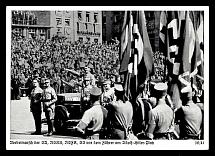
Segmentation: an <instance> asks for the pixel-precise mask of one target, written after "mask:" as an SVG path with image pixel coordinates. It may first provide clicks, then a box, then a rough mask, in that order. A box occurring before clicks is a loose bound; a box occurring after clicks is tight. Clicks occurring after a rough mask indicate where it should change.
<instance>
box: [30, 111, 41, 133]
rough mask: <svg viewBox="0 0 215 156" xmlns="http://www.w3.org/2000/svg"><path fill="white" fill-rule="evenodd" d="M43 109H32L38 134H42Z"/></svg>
mask: <svg viewBox="0 0 215 156" xmlns="http://www.w3.org/2000/svg"><path fill="white" fill-rule="evenodd" d="M41 113H42V111H41V108H32V114H33V117H34V122H35V128H36V132H38V133H41Z"/></svg>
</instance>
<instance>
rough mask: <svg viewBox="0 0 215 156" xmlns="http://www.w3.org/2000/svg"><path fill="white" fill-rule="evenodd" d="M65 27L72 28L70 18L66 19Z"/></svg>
mask: <svg viewBox="0 0 215 156" xmlns="http://www.w3.org/2000/svg"><path fill="white" fill-rule="evenodd" d="M65 26H70V19H69V18H66V19H65Z"/></svg>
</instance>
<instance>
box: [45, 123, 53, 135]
mask: <svg viewBox="0 0 215 156" xmlns="http://www.w3.org/2000/svg"><path fill="white" fill-rule="evenodd" d="M53 127H54V120H51V121H50V122H49V123H48V133H47V134H45V136H52V134H53Z"/></svg>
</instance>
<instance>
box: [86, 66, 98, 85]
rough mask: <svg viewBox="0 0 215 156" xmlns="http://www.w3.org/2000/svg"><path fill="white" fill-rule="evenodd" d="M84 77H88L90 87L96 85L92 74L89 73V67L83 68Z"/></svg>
mask: <svg viewBox="0 0 215 156" xmlns="http://www.w3.org/2000/svg"><path fill="white" fill-rule="evenodd" d="M84 72H85V73H84V77H89V78H90V83H91V85H92V86H95V85H96V79H95V76H94V75H93V74H91V73H90V68H89V67H85V68H84Z"/></svg>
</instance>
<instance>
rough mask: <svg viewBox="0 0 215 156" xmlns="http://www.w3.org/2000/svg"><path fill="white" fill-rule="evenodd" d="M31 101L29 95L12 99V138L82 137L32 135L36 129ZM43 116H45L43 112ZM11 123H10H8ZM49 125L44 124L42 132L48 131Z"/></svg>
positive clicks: (72, 137) (48, 138)
mask: <svg viewBox="0 0 215 156" xmlns="http://www.w3.org/2000/svg"><path fill="white" fill-rule="evenodd" d="M29 105H30V101H29V99H28V98H27V97H22V98H21V100H11V103H10V111H9V112H8V113H10V139H28V140H29V139H42V140H53V139H54V140H59V139H60V140H62V139H66V140H68V139H80V138H79V137H74V136H71V135H68V134H66V135H53V136H50V137H46V136H43V135H31V133H32V132H34V131H35V127H34V119H33V115H32V113H31V112H30V107H29ZM42 118H45V115H44V113H42ZM7 124H9V123H7ZM47 130H48V126H47V125H46V124H42V134H44V133H46V132H47Z"/></svg>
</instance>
